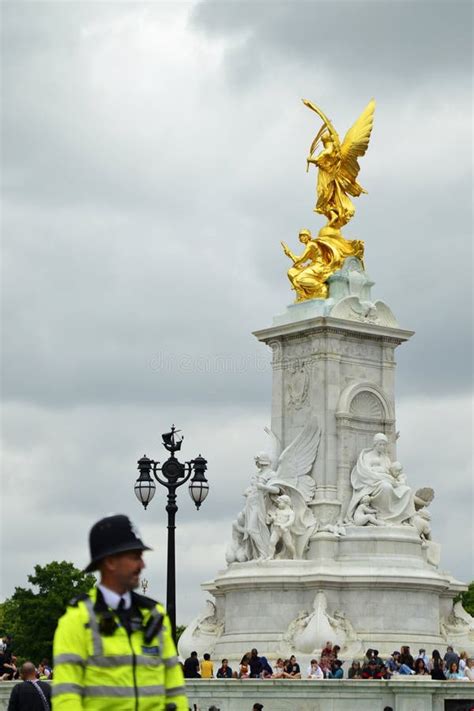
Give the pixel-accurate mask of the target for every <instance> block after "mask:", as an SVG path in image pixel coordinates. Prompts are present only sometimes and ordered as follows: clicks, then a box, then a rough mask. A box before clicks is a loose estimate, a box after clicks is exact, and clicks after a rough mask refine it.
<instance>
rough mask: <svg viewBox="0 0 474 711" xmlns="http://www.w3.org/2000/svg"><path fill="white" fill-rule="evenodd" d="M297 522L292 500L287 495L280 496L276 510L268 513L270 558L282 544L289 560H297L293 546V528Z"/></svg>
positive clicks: (276, 503)
mask: <svg viewBox="0 0 474 711" xmlns="http://www.w3.org/2000/svg"><path fill="white" fill-rule="evenodd" d="M294 522H295V512H294V511H293V509H292V507H291V499H290V497H289V496H287V495H286V494H283V495H282V496H279V497H278V498H277V500H276V502H275V508H274V509H273V510H271V511H269V512H268V514H267V523H269V524H270V530H271V534H270V550H269V555H268V558H269V559H271V558H273V557H274V555H275V551H276V548H277V545H278V544H279V543H280V542H281V543H282V544H283V546H285V547H286V551H287V555H286V556H285V557H288V558H296V549H295V547H294V545H293V539H292V535H291V527H292V526H293V524H294Z"/></svg>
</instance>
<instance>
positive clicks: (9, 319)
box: [1, 0, 473, 623]
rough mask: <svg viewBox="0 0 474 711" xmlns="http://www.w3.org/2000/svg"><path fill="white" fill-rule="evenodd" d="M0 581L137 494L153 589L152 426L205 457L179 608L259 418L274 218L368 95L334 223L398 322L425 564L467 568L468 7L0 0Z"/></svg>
mask: <svg viewBox="0 0 474 711" xmlns="http://www.w3.org/2000/svg"><path fill="white" fill-rule="evenodd" d="M2 15H3V17H2V20H3V21H2V33H3V37H2V60H3V62H2V64H3V77H2V82H3V83H2V104H3V122H2V158H3V212H2V269H3V279H2V309H3V311H2V325H3V338H2V343H3V363H2V365H3V378H2V390H3V412H2V434H3V464H2V474H3V483H2V527H3V547H2V549H3V554H2V575H1V583H2V587H1V596H7V595H10V594H11V593H12V592H13V589H14V586H15V585H23V584H24V583H25V582H26V575H27V574H28V573H30V572H31V571H32V569H33V566H34V564H35V563H37V562H40V563H45V562H48V561H50V560H52V559H68V560H72V561H74V562H75V563H76V564H77V565H80V566H82V565H84V564H85V563H86V562H87V547H86V538H87V532H88V529H89V527H90V525H91V524H92V522H93V521H94V520H96V519H97V518H98V517H100V516H102V515H104V514H105V513H108V512H111V511H124V512H127V513H129V514H130V515H131V516H132V517H133V518H134V519H135V520H136V521H137V523H138V525H139V526H140V527H141V529H142V531H143V534H144V536H145V538H146V540H147V541H148V542H150V544H151V545H153V546H154V547H155V550H154V552H153V553H150V554H149V555H148V570H147V573H146V575H147V577H148V579H149V581H150V588H149V592H150V593H151V594H153V595H155V596H157V597H159V598H161V599H163V598H164V590H165V579H164V570H165V544H166V538H165V511H164V501H163V494H162V493H161V492H160V494H159V495H158V494H157V496H156V497H155V500H154V501H153V503H152V505H151V506H150V507H149V510H148V511H147V512H146V513H145V512H143V510H142V509H141V506H140V505H139V504H138V502H137V501H136V499H135V497H134V494H133V482H134V480H135V478H136V472H135V467H136V460H137V459H138V457H140V456H141V455H142V454H143V452H146V453H147V454H148V455H149V456H153V457H155V458H160V457H161V458H163V456H162V452H164V450H162V449H161V446H160V433H161V432H164V431H166V430H167V428H168V427H169V425H170V424H171V423H172V422H174V423H176V425H177V426H179V427H181V428H182V429H183V430H184V431H185V437H186V438H185V444H184V449H183V455H184V456H185V457H187V458H192V457H193V456H194V455H196V454H197V453H198V451H202V453H203V454H204V455H205V456H206V457H207V458H208V460H209V480H210V483H211V493H210V495H209V498H208V500H207V501H206V503H205V505H203V507H202V509H201V511H200V512H196V511H195V510H194V507H193V505H192V503H191V501H190V500H189V497H188V495H187V492H186V491H185V490H182V491H181V492H180V497H179V504H180V510H179V513H178V552H177V554H178V561H179V573H178V585H179V590H178V621H179V622H182V623H186V622H188V621H189V620H190V619H191V617H193V616H194V615H195V614H196V613H197V612H198V610H199V609H200V607H201V604H202V600H203V599H204V597H203V594H202V593H201V592H200V591H199V584H200V582H202V581H205V580H208V579H209V578H211V577H213V576H214V575H215V573H216V571H217V570H218V569H219V568H222V567H223V565H224V548H225V545H226V542H227V541H228V539H229V534H230V524H231V520H232V518H233V516H235V514H236V513H237V511H238V510H239V508H240V506H241V502H242V497H241V494H242V491H243V489H244V487H245V485H246V482H247V480H248V477H249V476H250V473H251V471H252V463H253V462H252V458H253V454H254V453H255V452H256V451H258V450H259V449H261V446H262V437H263V436H264V435H263V429H262V428H263V426H264V425H266V424H268V422H269V415H270V391H271V373H270V366H269V354H268V353H267V352H266V350H265V347H264V346H262V345H260V344H258V343H257V342H256V340H255V339H254V337H253V336H252V335H251V331H252V330H255V329H258V328H263V327H265V326H267V325H270V323H271V318H272V316H273V315H274V314H275V313H278V312H281V311H282V310H283V309H284V308H285V306H286V305H287V304H288V303H290V302H291V300H292V295H291V292H290V289H289V287H288V284H287V280H286V275H285V272H286V268H287V263H286V262H285V259H284V257H283V255H282V253H281V251H280V245H279V242H280V240H281V239H284V240H285V241H287V242H289V243H290V245H292V246H293V247H296V242H297V237H296V236H297V232H298V230H299V228H300V227H301V226H303V225H304V226H308V227H310V228H313V229H315V230H317V229H318V228H319V226H321V225H322V220H321V219H320V218H318V217H317V216H316V215H314V213H313V212H312V207H313V200H314V187H315V174H312V175H311V176H308V175H307V174H306V173H305V157H306V151H307V148H308V145H309V143H310V141H311V139H312V137H313V135H314V133H315V122H314V117H313V116H312V115H311V114H310V112H308V111H307V110H306V109H304V107H303V106H302V104H301V101H300V99H301V97H303V96H305V97H307V98H310V99H311V100H313V101H314V102H316V103H318V104H319V105H321V106H322V107H323V108H324V109H325V111H326V112H327V113H328V114H329V115H330V116H331V118H332V119H333V120H334V123H335V125H336V127H337V128H338V129H339V130H340V131H341V132H342V133H344V132H345V130H346V129H347V128H348V127H349V125H350V124H351V123H352V122H353V120H354V119H355V118H356V116H357V115H358V113H359V112H360V111H361V110H362V108H363V107H364V106H365V105H366V103H367V101H368V100H369V99H370V98H371V97H372V96H374V97H375V98H376V100H377V110H376V120H375V128H374V132H373V136H372V141H371V146H370V149H369V151H368V153H367V155H366V157H365V158H364V159H363V161H362V170H361V174H360V180H361V183H362V184H363V185H364V187H366V188H367V190H368V192H369V195H368V196H363V197H361V198H360V200H358V201H357V204H356V210H357V213H356V217H355V218H354V220H353V221H352V222H351V224H350V227H348V228H347V229H346V234H347V236H349V237H358V238H361V239H364V240H365V242H366V254H367V260H366V263H367V268H368V271H369V272H370V275H371V276H372V278H373V279H374V280H375V281H376V287H375V294H376V296H377V297H378V298H383V299H385V300H386V301H387V302H388V303H389V304H390V305H391V307H392V309H393V311H394V312H395V313H396V315H397V317H398V319H399V321H400V324H401V325H402V327H404V328H407V329H413V330H415V331H416V332H417V333H416V336H415V337H414V338H413V339H412V341H411V342H410V343H408V344H406V345H404V346H403V347H401V348H400V349H399V352H398V373H397V392H398V428H399V429H400V430H401V439H400V441H399V452H398V453H399V458H400V459H401V461H402V462H403V463H404V466H405V469H406V471H407V473H408V476H409V478H410V481H411V483H412V484H413V485H414V486H417V485H422V484H432V485H433V486H434V487H435V489H436V500H435V502H434V503H433V507H432V510H433V523H434V532H435V537H436V538H437V539H438V540H439V541H440V542H441V543H442V544H443V559H442V567H443V568H445V569H449V570H450V571H451V572H452V573H453V574H455V575H456V576H458V577H460V578H462V579H468V578H472V570H473V565H472V563H473V559H472V547H473V546H472V541H473V529H472V498H473V478H472V449H471V427H472V405H471V402H472V399H471V397H472V241H471V240H472V237H471V233H472V217H471V212H470V193H471V172H470V157H471V150H470V145H471V144H470V127H471V120H472V115H471V93H470V92H471V89H470V72H471V49H472V37H471V17H470V15H471V5H470V3H467V2H466V3H464V2H452V1H451V0H450V1H449V2H436V1H432V2H422V1H419V2H403V1H400V0H398V1H397V0H395V1H393V2H377V1H376V0H374V1H372V2H357V1H354V2H333V1H331V2H316V1H313V2H270V1H267V2H207V1H203V2H196V3H179V2H173V3H162V2H152V3H142V2H133V3H126V2H111V1H105V2H91V3H89V2H68V1H67V0H65V1H63V2H59V1H58V2H22V1H21V0H17V1H15V2H4V3H3V4H2Z"/></svg>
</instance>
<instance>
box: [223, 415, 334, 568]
mask: <svg viewBox="0 0 474 711" xmlns="http://www.w3.org/2000/svg"><path fill="white" fill-rule="evenodd" d="M266 432H267V434H268V435H269V436H270V437H271V441H272V445H273V446H272V455H270V454H267V453H266V452H260V453H259V454H257V456H256V457H255V464H256V467H257V473H256V474H254V476H253V477H252V480H251V483H250V486H249V487H248V488H247V489H246V491H245V492H244V496H245V506H244V509H243V510H242V511H241V512H240V514H239V516H238V518H237V520H236V521H235V522H234V524H233V526H232V543H231V545H230V546H229V548H228V549H227V553H226V560H227V563H229V564H231V563H235V562H244V561H250V560H268V559H271V558H274V557H278V558H302V557H303V554H304V551H305V548H306V546H307V544H308V541H309V538H310V536H311V534H312V532H313V531H314V528H315V520H314V517H313V514H312V513H311V510H310V509H309V507H308V505H307V504H308V502H309V501H311V499H312V498H313V495H314V490H315V487H316V484H315V481H314V479H313V478H312V477H311V476H309V474H308V472H310V471H311V468H312V466H313V464H314V461H315V459H316V455H317V451H318V447H319V441H320V438H321V431H320V428H319V426H318V423H317V420H316V418H311V419H310V420H309V421H308V422H307V424H306V425H305V426H304V428H303V430H302V431H301V432H300V434H299V435H297V437H295V439H294V440H293V442H291V444H289V445H288V447H287V448H286V449H285V450H284V451H283V452H282V453H281V454H280V449H281V447H280V443H279V441H278V439H277V437H276V436H275V435H274V434H273V432H271V431H270V430H268V429H266ZM282 496H284V497H285V498H281V497H282ZM279 499H280V503H278V500H279ZM277 511H278V513H276V512H277ZM290 511H291V524H290V525H289V526H288V527H287V530H286V532H285V536H283V534H282V531H281V522H283V518H285V519H287V520H289V517H290ZM277 518H278V523H277V521H276V519H277ZM280 520H281V521H280ZM272 536H273V537H272Z"/></svg>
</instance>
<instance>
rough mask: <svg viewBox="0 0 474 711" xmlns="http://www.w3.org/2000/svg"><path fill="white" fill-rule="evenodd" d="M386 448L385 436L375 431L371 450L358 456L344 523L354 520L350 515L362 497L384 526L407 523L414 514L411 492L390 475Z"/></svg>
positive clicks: (363, 451)
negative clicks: (368, 497) (366, 499)
mask: <svg viewBox="0 0 474 711" xmlns="http://www.w3.org/2000/svg"><path fill="white" fill-rule="evenodd" d="M387 447H388V440H387V437H386V436H385V435H384V434H382V433H381V432H379V433H378V434H376V435H375V436H374V440H373V445H372V447H369V448H367V449H363V450H362V452H361V453H360V454H359V458H358V459H357V464H356V465H355V467H354V469H353V470H352V473H351V484H352V488H353V495H352V499H351V502H350V504H349V508H348V510H347V519H348V521H354V513H355V511H356V509H357V507H358V506H359V504H360V503H361V501H362V499H364V497H366V496H370V504H371V506H372V508H373V509H375V511H376V512H377V514H376V515H377V518H378V519H379V520H382V521H384V522H386V523H387V524H392V525H397V524H401V523H404V522H408V521H409V519H411V518H412V517H413V516H414V515H415V505H414V496H413V492H412V490H411V489H410V487H409V486H407V485H406V484H405V483H404V482H403V479H402V480H401V481H400V480H399V478H398V477H397V476H394V474H392V472H391V467H392V462H391V461H390V457H389V456H388V454H387Z"/></svg>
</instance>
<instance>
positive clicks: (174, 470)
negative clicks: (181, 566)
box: [135, 425, 209, 642]
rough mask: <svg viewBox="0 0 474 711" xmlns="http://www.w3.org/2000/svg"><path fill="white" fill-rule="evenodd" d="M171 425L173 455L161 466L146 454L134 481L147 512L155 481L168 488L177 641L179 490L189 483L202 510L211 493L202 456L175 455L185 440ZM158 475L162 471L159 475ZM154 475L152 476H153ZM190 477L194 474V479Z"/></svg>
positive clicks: (168, 438) (166, 438) (170, 597)
mask: <svg viewBox="0 0 474 711" xmlns="http://www.w3.org/2000/svg"><path fill="white" fill-rule="evenodd" d="M178 431H179V430H176V429H175V426H174V425H172V427H171V432H167V433H165V434H163V435H162V436H161V437H162V439H163V446H164V448H165V449H166V450H167V451H168V452H169V453H170V456H169V458H168V459H167V460H166V462H164V463H163V464H162V465H161V467H160V462H155V461H153V459H149V458H148V457H147V456H146V455H145V454H144V455H143V457H142V458H141V459H139V460H138V471H139V472H140V474H139V477H138V479H137V480H136V482H135V495H136V497H137V499H138V500H139V502H140V503H141V504H142V505H143V508H144V509H145V510H146V508H147V506H148V504H149V503H150V501H151V500H152V498H153V497H154V495H155V492H156V484H155V482H154V481H153V479H155V480H156V481H157V482H158V483H159V484H161V485H162V486H165V487H166V488H167V489H168V500H167V504H166V511H167V512H168V563H167V576H166V577H167V579H166V608H167V611H168V616H169V618H170V622H171V629H172V634H173V639H174V640H175V642H176V560H175V529H176V525H175V518H176V512H177V510H178V506H177V503H176V489H178V487H180V486H182V485H183V484H186V482H187V481H188V480H189V479H191V480H190V482H189V495H190V496H191V499H192V500H193V502H194V504H195V505H196V508H197V509H199V507H200V506H201V504H202V502H203V501H204V499H205V498H206V496H207V494H208V492H209V484H208V481H207V479H206V476H205V473H206V470H207V461H206V460H205V459H204V457H202V456H201V455H200V454H199V456H197V457H196V458H195V459H192V460H191V461H190V462H185V463H184V464H182V463H181V462H180V461H178V459H177V458H176V456H175V452H178V451H179V450H180V449H181V444H182V442H183V437H180V438H178V437H177V436H176V435H177V432H178ZM158 472H161V476H159V474H158ZM152 474H153V477H152ZM191 474H192V475H193V476H192V478H191Z"/></svg>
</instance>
